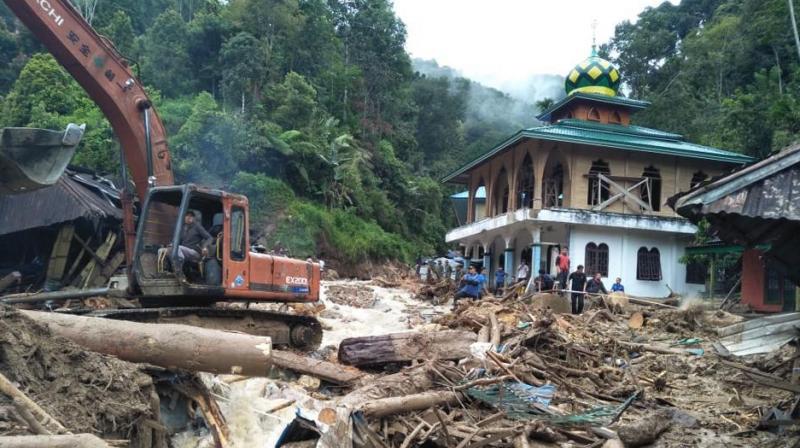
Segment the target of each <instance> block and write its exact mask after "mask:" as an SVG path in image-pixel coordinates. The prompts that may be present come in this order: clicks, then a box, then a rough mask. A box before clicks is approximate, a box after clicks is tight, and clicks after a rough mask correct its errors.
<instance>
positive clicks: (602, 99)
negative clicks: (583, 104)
mask: <svg viewBox="0 0 800 448" xmlns="http://www.w3.org/2000/svg"><path fill="white" fill-rule="evenodd" d="M576 100H588V101H591V102H593V103H603V104H611V105H614V106H622V107H623V108H627V109H631V110H642V109H645V108H646V107H647V106H649V105H650V103H649V102H648V101H641V100H632V99H630V98H625V97H624V96H608V95H598V94H595V93H581V92H577V93H573V94H572V95H568V96H566V97H564V98H563V99H562V100H561V101H559V102H557V103H555V104H553V105H552V106H550V107H548V108H547V110H545V111H544V112H542V113H541V114H539V115H538V116H537V117H536V119H538V120H539V121H544V122H549V121H550V120H551V118H552V116H553V113H554V112H556V111H557V110H559V109H561V108H563V107H564V106H566V105H567V104H569V103H571V102H573V101H576Z"/></svg>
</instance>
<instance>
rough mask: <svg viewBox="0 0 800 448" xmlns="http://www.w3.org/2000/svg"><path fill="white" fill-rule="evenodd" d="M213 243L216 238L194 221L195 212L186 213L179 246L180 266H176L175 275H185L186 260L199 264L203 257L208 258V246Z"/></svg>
mask: <svg viewBox="0 0 800 448" xmlns="http://www.w3.org/2000/svg"><path fill="white" fill-rule="evenodd" d="M213 242H214V238H212V237H211V235H210V234H209V233H208V232H206V229H204V228H203V226H201V225H200V224H199V223H198V222H196V221H195V220H194V212H193V211H191V210H189V211H188V212H186V215H184V217H183V227H182V228H181V244H180V246H178V266H175V273H176V274H177V275H179V276H181V275H183V263H184V262H185V261H186V260H189V261H190V262H192V263H199V262H200V261H201V260H202V259H203V257H207V256H208V246H210V245H211V243H213Z"/></svg>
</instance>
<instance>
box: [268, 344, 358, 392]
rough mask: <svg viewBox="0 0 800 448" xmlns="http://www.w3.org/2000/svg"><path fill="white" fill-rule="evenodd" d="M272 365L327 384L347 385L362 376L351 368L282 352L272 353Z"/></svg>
mask: <svg viewBox="0 0 800 448" xmlns="http://www.w3.org/2000/svg"><path fill="white" fill-rule="evenodd" d="M272 364H273V365H275V366H277V367H281V368H284V369H289V370H292V371H294V372H299V373H305V374H308V375H312V376H315V377H317V378H319V379H322V380H325V381H328V382H329V383H334V384H339V385H347V384H351V383H353V382H354V381H355V380H357V379H358V378H360V377H361V376H363V373H361V372H360V371H358V370H357V369H353V368H352V367H346V366H341V365H339V364H334V363H332V362H327V361H321V360H319V359H313V358H309V357H306V356H300V355H295V354H294V353H292V352H287V351H283V350H273V351H272Z"/></svg>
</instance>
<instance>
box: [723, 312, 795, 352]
mask: <svg viewBox="0 0 800 448" xmlns="http://www.w3.org/2000/svg"><path fill="white" fill-rule="evenodd" d="M798 331H800V313H788V314H777V315H774V316H767V317H762V318H760V319H753V320H748V321H744V322H739V323H737V324H733V325H730V326H727V327H725V328H720V329H719V330H718V331H717V334H719V336H721V339H720V340H719V343H720V344H722V346H723V347H725V349H726V350H728V352H730V353H731V354H733V355H736V356H745V355H755V354H758V353H769V352H771V351H774V350H777V349H779V348H781V347H783V346H784V345H786V344H788V343H789V342H790V341H792V340H794V339H797V337H798V334H800V333H798Z"/></svg>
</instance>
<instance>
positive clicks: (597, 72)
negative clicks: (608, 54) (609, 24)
mask: <svg viewBox="0 0 800 448" xmlns="http://www.w3.org/2000/svg"><path fill="white" fill-rule="evenodd" d="M619 83H620V75H619V70H617V68H616V67H614V66H613V65H611V63H610V62H608V61H606V60H605V59H603V58H601V57H600V56H598V55H597V51H596V50H594V49H592V55H591V56H589V58H588V59H586V60H585V61H583V62H581V63H580V64H578V65H576V66H575V68H573V69H572V70H570V72H569V74H568V75H567V79H566V80H565V81H564V90H566V91H567V95H571V94H573V93H576V92H583V93H596V94H600V95H608V96H616V95H617V90H619Z"/></svg>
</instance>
